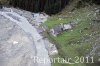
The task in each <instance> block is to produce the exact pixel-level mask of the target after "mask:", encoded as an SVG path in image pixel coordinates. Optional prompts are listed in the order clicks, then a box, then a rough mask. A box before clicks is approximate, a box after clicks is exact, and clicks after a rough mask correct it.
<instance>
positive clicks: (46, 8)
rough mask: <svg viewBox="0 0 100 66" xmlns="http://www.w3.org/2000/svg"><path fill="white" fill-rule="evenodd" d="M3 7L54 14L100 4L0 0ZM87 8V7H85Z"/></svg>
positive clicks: (85, 0) (74, 0)
mask: <svg viewBox="0 0 100 66" xmlns="http://www.w3.org/2000/svg"><path fill="white" fill-rule="evenodd" d="M1 1H3V3H4V5H10V6H13V7H17V8H21V9H24V10H28V11H32V12H45V13H47V14H56V13H58V12H60V11H61V10H62V9H63V8H65V7H66V6H70V5H71V6H72V5H73V8H75V7H77V6H78V7H80V6H81V5H85V4H87V3H88V4H90V5H92V4H93V3H94V4H100V1H99V0H1ZM79 5H80V6H79ZM85 6H87V5H85Z"/></svg>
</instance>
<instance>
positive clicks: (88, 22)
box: [43, 5, 100, 66]
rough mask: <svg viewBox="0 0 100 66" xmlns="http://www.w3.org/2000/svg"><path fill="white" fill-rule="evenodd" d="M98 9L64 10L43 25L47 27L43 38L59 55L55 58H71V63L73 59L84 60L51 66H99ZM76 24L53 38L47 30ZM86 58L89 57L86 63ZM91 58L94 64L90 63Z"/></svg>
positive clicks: (99, 26)
mask: <svg viewBox="0 0 100 66" xmlns="http://www.w3.org/2000/svg"><path fill="white" fill-rule="evenodd" d="M99 19H100V7H99V6H96V5H94V6H90V7H85V8H80V9H77V10H74V11H73V12H68V11H67V10H64V11H62V12H60V13H59V14H57V15H53V16H51V17H49V19H48V20H47V21H46V22H45V23H44V24H43V25H46V26H47V27H48V30H47V32H44V36H46V37H48V38H49V39H50V41H51V42H52V43H54V44H56V46H57V48H58V51H59V54H58V55H57V56H54V58H55V57H56V58H57V57H62V58H72V59H74V60H72V61H71V62H72V63H74V62H75V59H76V58H75V57H79V58H84V59H81V60H83V61H79V59H78V60H77V63H75V64H68V63H65V64H63V63H54V64H53V66H99V64H100V63H99V56H100V54H99V52H100V30H99V29H100V20H99ZM70 22H76V23H77V24H76V26H75V27H74V28H72V29H71V30H67V31H64V32H62V33H60V34H59V35H58V36H57V37H54V36H53V35H51V34H50V33H49V30H50V29H52V28H53V27H55V26H56V25H59V24H60V23H67V24H68V23H70ZM86 57H89V62H90V63H87V61H86ZM91 57H93V61H94V63H91Z"/></svg>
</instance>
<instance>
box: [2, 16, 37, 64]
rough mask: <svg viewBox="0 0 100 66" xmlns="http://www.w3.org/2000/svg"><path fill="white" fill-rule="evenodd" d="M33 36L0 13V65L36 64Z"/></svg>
mask: <svg viewBox="0 0 100 66" xmlns="http://www.w3.org/2000/svg"><path fill="white" fill-rule="evenodd" d="M34 56H36V50H35V45H34V42H33V38H32V37H31V36H30V35H29V34H27V33H25V32H24V31H23V30H22V29H21V28H20V27H19V26H18V25H16V24H15V23H14V22H11V21H10V20H8V19H6V18H4V17H3V16H1V15H0V66H37V64H36V63H33V62H34V59H33V57H34Z"/></svg>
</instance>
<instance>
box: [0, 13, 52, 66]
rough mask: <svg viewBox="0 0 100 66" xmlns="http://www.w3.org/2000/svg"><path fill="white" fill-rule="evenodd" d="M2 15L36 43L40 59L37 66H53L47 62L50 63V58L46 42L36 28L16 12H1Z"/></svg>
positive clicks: (37, 55)
mask: <svg viewBox="0 0 100 66" xmlns="http://www.w3.org/2000/svg"><path fill="white" fill-rule="evenodd" d="M0 14H1V15H3V16H4V17H6V18H7V19H9V20H11V21H13V22H15V23H16V24H17V25H19V26H20V27H21V28H22V29H23V30H24V31H25V32H26V33H28V34H30V35H31V36H32V37H33V39H34V43H35V45H36V50H37V54H36V57H37V58H38V61H37V65H38V66H51V63H50V62H47V60H48V61H50V57H49V55H48V51H47V49H46V47H45V42H44V40H43V39H42V38H43V37H42V36H41V35H40V34H39V33H38V32H37V30H36V28H35V27H34V26H32V25H31V24H30V23H29V22H28V20H27V19H26V18H25V17H22V16H20V15H19V14H17V13H15V12H0ZM45 60H46V61H45ZM41 61H43V62H41Z"/></svg>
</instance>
